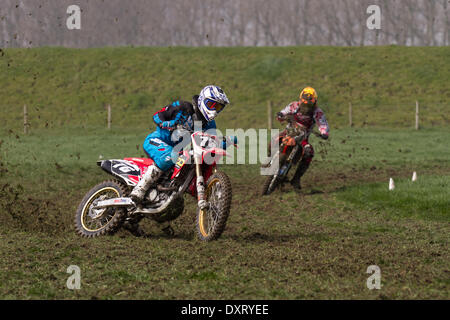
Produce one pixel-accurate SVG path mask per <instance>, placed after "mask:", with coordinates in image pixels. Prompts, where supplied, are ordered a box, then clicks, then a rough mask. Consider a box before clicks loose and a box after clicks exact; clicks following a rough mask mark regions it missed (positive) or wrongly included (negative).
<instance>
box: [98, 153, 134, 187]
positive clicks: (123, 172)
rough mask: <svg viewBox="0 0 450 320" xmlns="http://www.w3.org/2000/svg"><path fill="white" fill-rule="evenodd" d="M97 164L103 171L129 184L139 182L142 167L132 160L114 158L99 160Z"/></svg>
mask: <svg viewBox="0 0 450 320" xmlns="http://www.w3.org/2000/svg"><path fill="white" fill-rule="evenodd" d="M97 164H98V165H99V166H100V167H101V168H102V169H103V171H106V172H107V173H109V174H111V175H112V176H114V177H116V178H118V179H119V180H121V181H123V182H124V183H125V184H127V185H129V186H135V185H136V184H137V183H138V182H139V177H140V176H141V169H140V168H139V167H138V166H137V165H136V164H134V163H132V162H130V161H127V160H119V159H113V160H103V161H98V162H97Z"/></svg>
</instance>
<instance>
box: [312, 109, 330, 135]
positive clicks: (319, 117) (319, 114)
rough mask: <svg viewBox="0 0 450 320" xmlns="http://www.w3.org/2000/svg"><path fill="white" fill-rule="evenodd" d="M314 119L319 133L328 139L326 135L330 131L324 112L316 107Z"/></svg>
mask: <svg viewBox="0 0 450 320" xmlns="http://www.w3.org/2000/svg"><path fill="white" fill-rule="evenodd" d="M314 121H315V122H316V124H317V128H318V129H319V132H320V135H321V137H322V138H323V139H328V135H329V132H330V127H329V126H328V122H327V119H326V118H325V114H324V113H323V111H322V109H320V108H316V110H315V111H314Z"/></svg>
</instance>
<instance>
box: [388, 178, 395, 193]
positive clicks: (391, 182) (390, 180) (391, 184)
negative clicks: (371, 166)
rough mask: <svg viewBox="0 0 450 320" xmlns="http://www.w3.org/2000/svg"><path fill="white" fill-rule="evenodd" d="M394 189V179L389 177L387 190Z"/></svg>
mask: <svg viewBox="0 0 450 320" xmlns="http://www.w3.org/2000/svg"><path fill="white" fill-rule="evenodd" d="M394 189H395V184H394V179H392V178H390V179H389V190H394Z"/></svg>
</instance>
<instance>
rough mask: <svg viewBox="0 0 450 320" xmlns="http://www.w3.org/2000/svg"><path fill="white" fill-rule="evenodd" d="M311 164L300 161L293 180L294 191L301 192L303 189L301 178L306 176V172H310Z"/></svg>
mask: <svg viewBox="0 0 450 320" xmlns="http://www.w3.org/2000/svg"><path fill="white" fill-rule="evenodd" d="M308 167H309V162H307V161H300V163H299V165H298V167H297V170H296V171H295V173H294V177H293V178H292V180H291V185H292V187H293V188H294V189H297V190H300V189H301V188H302V186H301V184H300V178H301V177H302V176H303V175H304V174H305V172H306V170H308Z"/></svg>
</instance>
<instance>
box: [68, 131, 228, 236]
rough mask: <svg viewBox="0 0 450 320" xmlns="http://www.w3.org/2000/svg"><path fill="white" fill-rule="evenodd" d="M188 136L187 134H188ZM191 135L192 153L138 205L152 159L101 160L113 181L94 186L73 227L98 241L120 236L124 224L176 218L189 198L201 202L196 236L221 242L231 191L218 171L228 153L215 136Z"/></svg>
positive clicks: (181, 158) (182, 154)
mask: <svg viewBox="0 0 450 320" xmlns="http://www.w3.org/2000/svg"><path fill="white" fill-rule="evenodd" d="M184 131H186V130H184ZM186 133H189V135H188V137H190V140H191V144H190V148H188V149H187V150H184V151H182V152H180V156H179V157H178V159H177V161H176V164H175V166H174V167H173V168H172V169H171V170H169V171H167V172H165V173H164V174H163V175H162V176H161V177H160V178H159V180H158V181H157V183H156V184H155V185H154V186H153V187H151V188H150V190H148V191H147V193H146V195H145V198H144V201H143V203H142V204H140V205H136V204H135V203H134V202H133V201H132V199H131V198H130V197H129V193H130V192H131V190H132V189H133V187H134V186H135V185H136V184H137V183H138V182H139V179H140V178H141V177H142V176H143V175H144V174H145V172H146V170H147V168H148V167H149V166H150V165H153V164H154V162H153V160H152V159H148V158H125V159H123V160H122V159H114V160H104V161H99V162H98V165H99V166H100V167H101V168H102V169H103V170H104V171H106V172H107V173H109V174H111V175H112V176H113V177H114V179H112V180H108V181H104V182H102V183H100V184H98V185H97V186H95V187H93V188H92V189H91V190H90V191H89V192H88V193H87V194H86V195H85V196H84V198H83V200H82V201H81V203H80V205H79V207H78V209H77V212H76V215H75V228H76V230H77V232H78V234H79V235H80V236H83V237H96V236H100V235H104V234H108V233H114V232H116V231H117V230H118V229H119V228H120V227H121V226H122V225H123V223H124V222H125V220H127V221H132V222H133V223H134V224H137V223H138V222H139V221H140V219H142V218H144V217H147V218H150V219H153V220H155V221H157V222H159V223H163V222H168V221H172V220H174V219H176V218H177V217H178V216H179V215H180V214H181V213H182V212H183V210H184V198H183V195H184V194H185V193H188V194H190V195H191V196H193V197H195V198H197V204H198V208H197V220H196V226H197V234H198V237H199V238H200V239H201V240H203V241H210V240H214V239H217V238H219V237H220V235H221V234H222V232H223V231H224V229H225V225H226V222H227V219H228V216H229V214H230V206H231V198H232V189H231V182H230V179H229V178H228V176H227V175H226V174H225V173H224V172H221V171H218V170H217V168H216V163H217V161H218V159H219V158H220V157H221V156H224V155H227V152H226V151H225V150H224V149H222V148H221V147H220V141H219V140H218V138H217V137H215V136H212V135H209V134H207V133H204V132H195V133H192V132H184V134H186Z"/></svg>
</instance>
